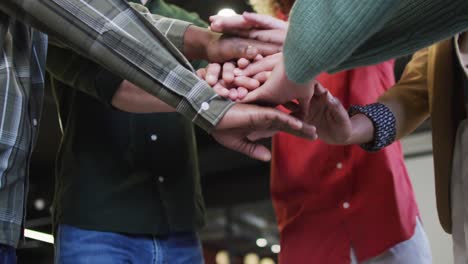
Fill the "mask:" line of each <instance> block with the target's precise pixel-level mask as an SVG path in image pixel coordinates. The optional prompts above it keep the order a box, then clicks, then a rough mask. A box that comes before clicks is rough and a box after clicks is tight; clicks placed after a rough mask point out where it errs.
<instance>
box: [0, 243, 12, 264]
mask: <svg viewBox="0 0 468 264" xmlns="http://www.w3.org/2000/svg"><path fill="white" fill-rule="evenodd" d="M0 263H1V264H16V249H15V248H14V247H12V246H7V245H2V244H0Z"/></svg>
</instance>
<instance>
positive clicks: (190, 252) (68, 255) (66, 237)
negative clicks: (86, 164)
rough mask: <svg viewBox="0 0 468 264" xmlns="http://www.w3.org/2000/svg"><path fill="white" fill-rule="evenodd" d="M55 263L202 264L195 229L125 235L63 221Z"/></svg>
mask: <svg viewBox="0 0 468 264" xmlns="http://www.w3.org/2000/svg"><path fill="white" fill-rule="evenodd" d="M55 240H56V243H55V263H56V264H88V263H91V264H94V263H99V264H121V263H122V264H123V263H125V264H127V263H132V264H140V263H141V264H150V263H151V264H203V263H204V261H203V256H202V250H201V244H200V240H199V239H198V237H197V235H196V234H195V233H183V234H176V235H170V236H167V237H152V236H139V235H125V234H120V233H111V232H100V231H92V230H84V229H80V228H76V227H73V226H69V225H60V226H59V228H58V231H57V235H56V238H55Z"/></svg>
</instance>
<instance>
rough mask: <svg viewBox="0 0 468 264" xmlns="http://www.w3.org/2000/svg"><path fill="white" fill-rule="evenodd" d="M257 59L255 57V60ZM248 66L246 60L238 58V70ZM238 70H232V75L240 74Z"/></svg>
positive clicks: (248, 62)
mask: <svg viewBox="0 0 468 264" xmlns="http://www.w3.org/2000/svg"><path fill="white" fill-rule="evenodd" d="M260 56H261V55H260ZM257 57H258V56H257ZM257 57H255V58H257ZM249 64H250V61H249V60H248V59H246V58H240V59H239V60H237V67H238V68H239V69H245V68H246V67H247V66H249ZM239 69H235V70H234V74H235V73H236V72H240V70H239Z"/></svg>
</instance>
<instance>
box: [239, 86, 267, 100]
mask: <svg viewBox="0 0 468 264" xmlns="http://www.w3.org/2000/svg"><path fill="white" fill-rule="evenodd" d="M267 101H268V96H267V95H266V94H265V91H263V88H262V87H259V88H257V89H255V90H253V91H250V92H249V93H248V94H247V95H246V96H245V97H244V99H242V100H241V103H254V102H267Z"/></svg>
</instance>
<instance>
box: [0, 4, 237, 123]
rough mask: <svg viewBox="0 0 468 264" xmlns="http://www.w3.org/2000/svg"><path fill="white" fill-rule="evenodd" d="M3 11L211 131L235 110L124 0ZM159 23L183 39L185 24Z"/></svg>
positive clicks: (19, 6)
mask: <svg viewBox="0 0 468 264" xmlns="http://www.w3.org/2000/svg"><path fill="white" fill-rule="evenodd" d="M0 10H2V11H3V12H5V13H8V14H13V16H15V17H16V18H18V19H21V20H23V21H25V22H27V23H30V24H31V25H32V26H34V27H36V28H38V29H40V30H41V31H43V32H46V33H48V34H50V35H52V36H54V37H55V38H57V39H58V40H59V41H60V42H62V43H64V44H66V45H68V46H69V47H70V48H72V49H73V50H74V51H75V52H77V53H79V54H81V55H83V56H85V57H88V58H90V59H92V60H94V61H95V62H97V63H98V64H100V65H102V66H104V67H105V68H106V69H108V70H109V71H111V72H112V73H114V74H116V75H119V76H120V77H122V78H124V79H126V80H128V81H130V82H132V83H134V84H136V85H138V86H139V87H141V88H142V89H144V90H146V91H147V92H149V93H151V94H153V95H154V96H156V97H158V98H160V99H161V100H162V101H164V102H165V103H167V104H169V105H171V106H173V107H174V108H176V109H177V111H178V112H179V113H181V114H182V115H184V116H185V117H187V118H189V119H191V120H192V121H193V122H195V124H197V125H199V126H200V127H202V128H203V129H205V130H207V131H210V130H211V129H212V128H213V127H214V126H216V125H217V123H218V122H219V121H220V119H221V118H222V116H223V115H224V114H225V112H226V111H227V110H228V109H229V108H230V107H231V106H232V105H233V102H232V101H230V100H226V99H223V98H220V97H218V96H217V95H216V93H215V92H214V91H213V90H212V89H211V87H210V86H209V85H208V84H207V83H205V82H204V81H202V80H200V79H199V78H198V77H197V76H196V74H195V73H194V72H193V69H192V67H191V66H190V63H188V61H187V59H186V58H185V57H184V56H183V55H182V54H181V53H180V52H179V50H178V49H177V48H176V47H175V46H174V44H173V43H172V42H171V41H170V40H169V39H168V38H169V37H171V38H172V36H171V35H170V34H167V36H168V37H166V36H165V34H164V33H162V32H161V31H159V30H158V28H157V27H156V26H155V25H153V24H152V23H151V22H150V21H148V20H147V19H145V17H144V16H143V15H141V14H140V13H139V12H137V11H136V10H134V9H133V8H132V7H130V6H129V4H128V3H127V2H126V1H124V0H2V1H0ZM158 21H159V22H158V23H157V24H159V28H160V29H161V30H162V29H163V28H166V31H167V32H174V33H171V34H174V39H177V36H179V39H180V36H181V35H182V34H181V33H180V32H181V31H182V28H183V25H182V24H179V22H177V23H175V22H174V23H172V22H170V23H172V26H170V25H171V24H170V23H169V24H166V22H164V21H160V20H158ZM168 21H170V20H168ZM179 25H180V27H179ZM185 25H186V24H185ZM174 29H175V30H174ZM177 30H179V33H177ZM174 41H175V43H176V44H177V40H174ZM178 45H180V40H179V44H178Z"/></svg>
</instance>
